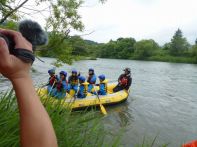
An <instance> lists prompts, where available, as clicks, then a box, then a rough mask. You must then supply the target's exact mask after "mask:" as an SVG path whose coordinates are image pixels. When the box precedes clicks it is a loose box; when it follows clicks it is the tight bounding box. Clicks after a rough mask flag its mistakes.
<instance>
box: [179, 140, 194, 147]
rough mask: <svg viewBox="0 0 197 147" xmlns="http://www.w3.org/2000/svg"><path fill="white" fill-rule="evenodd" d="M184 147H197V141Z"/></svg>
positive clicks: (183, 146)
mask: <svg viewBox="0 0 197 147" xmlns="http://www.w3.org/2000/svg"><path fill="white" fill-rule="evenodd" d="M182 147H197V140H194V141H192V142H189V143H187V144H183V145H182Z"/></svg>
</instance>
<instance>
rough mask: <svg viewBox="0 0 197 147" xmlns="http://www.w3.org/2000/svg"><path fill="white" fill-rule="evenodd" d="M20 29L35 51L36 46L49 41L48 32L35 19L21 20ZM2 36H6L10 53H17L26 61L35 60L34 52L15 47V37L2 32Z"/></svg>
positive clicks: (31, 61)
mask: <svg viewBox="0 0 197 147" xmlns="http://www.w3.org/2000/svg"><path fill="white" fill-rule="evenodd" d="M18 30H19V32H21V34H22V35H23V37H24V38H25V39H27V40H28V41H29V42H30V43H31V44H32V47H33V51H35V49H36V46H38V45H44V44H46V43H47V42H48V37H47V34H46V33H45V31H43V30H42V28H41V26H40V25H39V24H38V23H37V22H35V21H31V20H24V21H22V22H20V23H19V26H18ZM0 37H2V38H4V40H5V41H6V43H7V45H8V48H9V52H10V54H13V55H15V56H16V57H18V58H20V59H21V60H23V61H24V62H27V63H29V62H30V63H33V62H34V60H35V56H34V54H33V52H31V51H29V50H27V49H23V48H15V42H14V40H13V38H12V37H10V36H7V35H4V34H1V33H0Z"/></svg>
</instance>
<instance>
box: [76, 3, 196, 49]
mask: <svg viewBox="0 0 197 147" xmlns="http://www.w3.org/2000/svg"><path fill="white" fill-rule="evenodd" d="M79 13H80V15H81V17H82V21H83V23H84V24H85V33H88V32H92V31H94V32H93V33H92V34H90V35H86V36H83V38H85V39H90V40H93V41H96V42H100V43H106V42H108V41H109V40H110V39H112V40H116V39H117V38H119V37H133V38H135V39H136V40H137V41H139V40H141V39H154V40H155V41H156V42H157V43H159V44H160V45H163V44H164V43H166V42H170V40H171V38H172V36H173V34H174V33H175V31H176V30H177V29H178V28H180V29H181V30H182V32H183V35H184V37H186V38H187V39H188V41H189V42H190V43H191V44H194V42H195V40H196V38H197V0H107V2H105V3H104V4H101V3H98V1H97V0H86V2H85V3H84V4H83V7H81V8H80V9H79ZM79 34H80V33H79ZM82 34H83V33H82Z"/></svg>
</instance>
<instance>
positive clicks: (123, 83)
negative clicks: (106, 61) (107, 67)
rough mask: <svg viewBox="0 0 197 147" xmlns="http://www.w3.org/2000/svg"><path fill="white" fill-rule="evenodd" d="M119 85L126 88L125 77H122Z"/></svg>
mask: <svg viewBox="0 0 197 147" xmlns="http://www.w3.org/2000/svg"><path fill="white" fill-rule="evenodd" d="M120 83H121V85H123V86H126V85H127V84H128V80H127V78H126V77H123V78H122V79H121V80H120Z"/></svg>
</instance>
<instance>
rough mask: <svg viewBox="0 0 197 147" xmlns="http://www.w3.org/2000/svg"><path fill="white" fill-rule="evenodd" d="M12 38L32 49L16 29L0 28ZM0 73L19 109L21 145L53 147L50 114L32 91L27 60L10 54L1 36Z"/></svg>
mask: <svg viewBox="0 0 197 147" xmlns="http://www.w3.org/2000/svg"><path fill="white" fill-rule="evenodd" d="M0 33H2V34H4V35H9V36H10V37H12V38H13V40H14V42H15V48H24V49H27V50H30V51H32V45H31V44H30V43H29V42H28V41H27V40H26V39H25V38H24V37H23V36H22V35H21V34H20V33H19V32H15V31H11V30H3V29H0ZM0 56H1V58H0V73H1V74H3V75H4V76H5V77H7V78H8V79H9V80H10V81H11V82H12V84H13V87H14V90H15V93H16V97H17V102H18V107H19V113H20V142H21V146H22V147H35V146H39V147H56V146H57V139H56V136H55V132H54V129H53V126H52V123H51V121H50V118H49V116H48V114H47V112H46V111H45V109H44V107H43V105H42V104H41V102H40V99H39V97H38V96H37V94H36V91H35V88H34V87H33V82H32V79H31V76H30V73H29V71H30V68H31V64H30V63H25V62H23V61H22V60H20V59H18V58H17V57H15V56H13V55H10V54H9V50H8V46H7V44H6V42H5V40H4V39H2V38H0Z"/></svg>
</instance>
